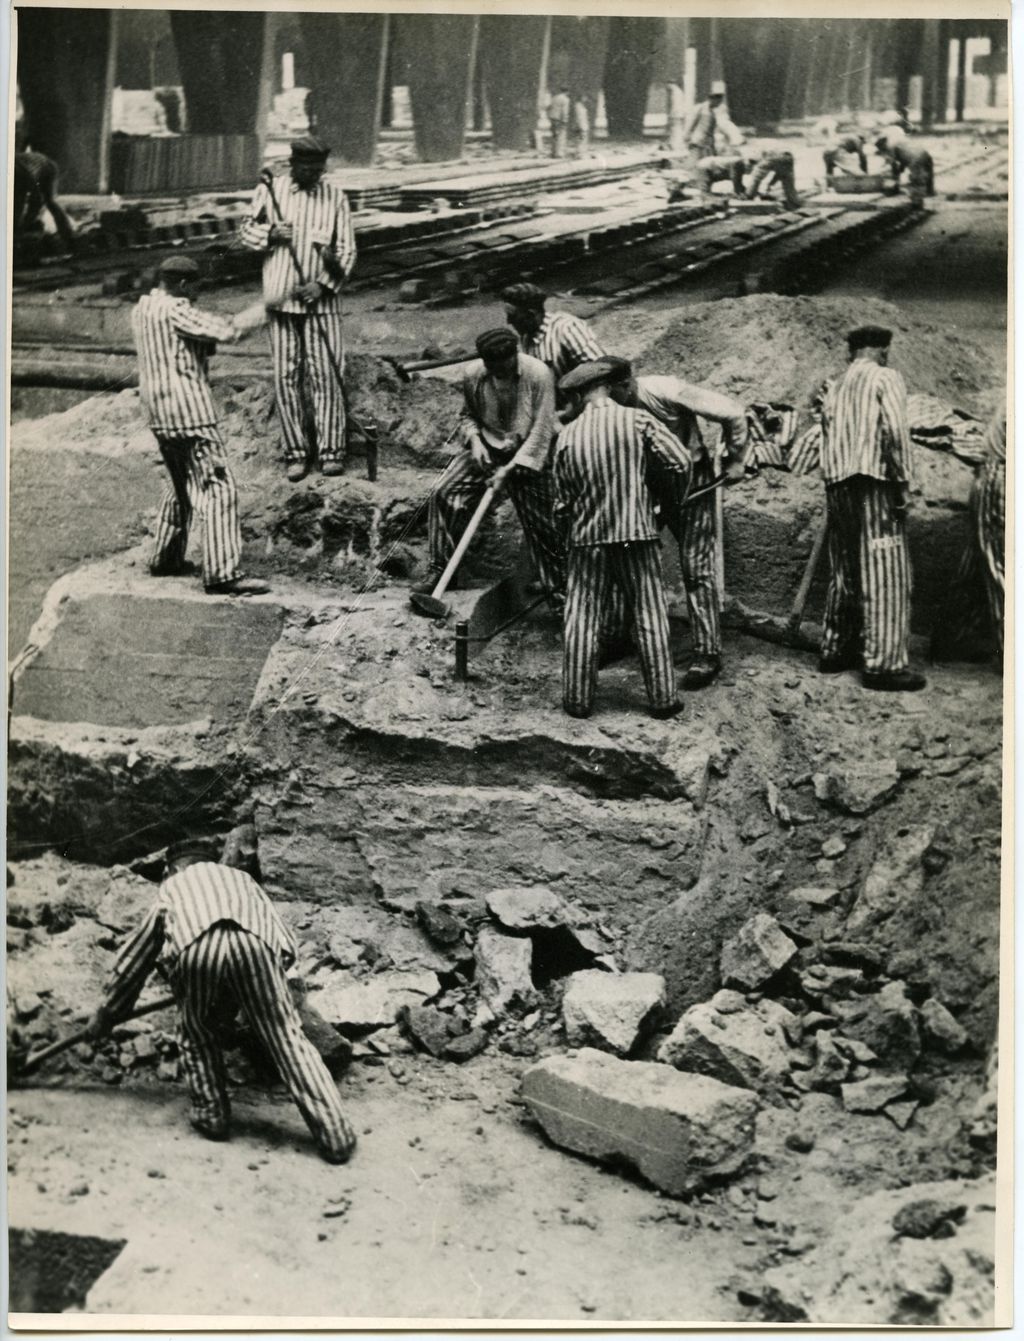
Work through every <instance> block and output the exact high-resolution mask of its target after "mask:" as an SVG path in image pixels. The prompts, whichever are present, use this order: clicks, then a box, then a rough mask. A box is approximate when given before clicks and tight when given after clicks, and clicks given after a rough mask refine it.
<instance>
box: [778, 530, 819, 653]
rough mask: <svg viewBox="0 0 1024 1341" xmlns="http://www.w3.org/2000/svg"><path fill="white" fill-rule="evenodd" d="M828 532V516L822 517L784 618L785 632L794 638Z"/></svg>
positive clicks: (802, 616) (798, 630)
mask: <svg viewBox="0 0 1024 1341" xmlns="http://www.w3.org/2000/svg"><path fill="white" fill-rule="evenodd" d="M827 534H828V518H827V517H823V518H822V520H821V524H820V525H819V527H818V530H817V532H816V533H815V536H814V543H813V544H812V545H811V552H810V554H808V556H807V563H806V564H805V565H804V573H803V577H801V579H800V585H799V587H797V589H796V596H795V597H794V598H793V605H792V607H791V609H790V612H789V618H788V619H787V620H786V632H787V633H788V634H789V635H790V637H792V638H795V637H796V636H797V634H798V633H799V632H800V625H801V624H802V623H803V618H804V607H805V606H806V605H807V597H808V596H809V595H810V591H811V583H812V582H813V581H814V574H815V573H816V572H817V571H818V564H819V562H820V561H821V551H822V550H823V549H824V548H825V537H826V535H827Z"/></svg>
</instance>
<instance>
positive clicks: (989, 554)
mask: <svg viewBox="0 0 1024 1341" xmlns="http://www.w3.org/2000/svg"><path fill="white" fill-rule="evenodd" d="M970 518H971V530H972V533H973V537H972V538H973V540H974V543H975V545H976V546H977V550H978V555H979V559H980V566H981V572H982V576H983V578H984V582H985V594H986V596H987V597H988V608H989V613H990V614H991V616H992V625H993V629H994V631H995V635H996V640H997V642H998V645H999V653H1000V655H1002V651H1003V602H1004V586H1005V562H1006V559H1005V553H1006V461H1005V459H1004V458H1002V457H1000V458H998V459H996V460H989V461H986V462H984V464H983V465H982V466H981V467H980V468H979V470H978V473H977V476H976V477H975V480H974V484H973V485H972V486H971V498H970Z"/></svg>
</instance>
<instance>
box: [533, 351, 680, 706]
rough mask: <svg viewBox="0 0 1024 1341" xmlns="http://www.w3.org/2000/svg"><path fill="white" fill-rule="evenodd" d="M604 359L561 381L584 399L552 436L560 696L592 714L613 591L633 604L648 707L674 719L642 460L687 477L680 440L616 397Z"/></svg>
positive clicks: (654, 533)
mask: <svg viewBox="0 0 1024 1341" xmlns="http://www.w3.org/2000/svg"><path fill="white" fill-rule="evenodd" d="M613 376H614V372H613V370H612V367H611V365H610V364H609V363H608V362H607V361H605V360H597V361H595V362H592V363H585V364H582V365H581V366H580V367H579V368H576V369H574V370H573V371H572V372H571V373H569V374H568V375H567V376H566V377H565V378H563V381H562V387H563V390H565V391H566V392H570V393H575V394H578V395H580V396H582V397H583V400H584V405H583V409H582V411H581V413H580V414H579V416H578V417H577V418H576V419H574V420H573V421H572V423H570V424H567V425H566V427H565V428H563V429H562V431H561V433H560V434H559V435H558V442H557V444H556V447H555V466H554V473H555V492H556V498H557V507H558V510H559V513H560V514H561V515H562V516H563V517H564V518H565V523H566V526H567V530H568V539H569V576H568V584H567V589H566V601H565V623H564V630H565V641H564V650H563V661H562V702H563V706H564V708H565V711H566V712H567V713H568V714H569V715H570V716H571V717H589V716H590V714H591V712H592V711H593V705H594V694H595V692H596V690H597V670H598V655H599V649H600V638H601V630H602V627H603V625H604V623H605V620H606V617H607V605H608V599H609V596H610V595H611V593H612V591H613V590H616V589H617V590H618V591H620V592H621V594H622V597H623V598H624V602H625V604H626V606H627V608H628V609H629V610H630V611H631V612H632V618H633V629H634V636H635V639H636V644H637V650H638V652H639V654H640V663H641V666H642V667H643V674H644V683H645V686H646V689H647V697H648V700H649V702H650V705H651V712H652V714H653V715H654V716H655V717H661V718H665V717H672V716H674V715H675V714H676V713H677V712H680V711H681V710H682V704H681V703H680V702H679V700H678V699H677V697H676V678H675V670H674V668H673V665H672V651H671V647H670V645H669V623H668V606H667V603H666V599H665V587H664V583H663V582H662V575H661V554H660V550H659V545H658V530H657V524H656V522H655V520H654V499H653V496H652V495H651V492H650V489H649V488H648V485H647V468H646V463H647V460H648V459H649V458H650V457H651V456H653V457H655V458H657V459H658V460H659V461H660V462H661V463H662V464H663V466H664V467H665V469H666V470H668V471H672V472H675V473H676V474H678V475H679V476H680V477H685V476H687V475H688V473H689V470H690V457H689V453H688V452H687V450H686V448H685V447H684V446H683V444H682V443H681V442H680V440H679V439H678V438H677V437H675V436H674V434H672V433H670V432H669V431H668V429H667V428H665V426H664V425H663V424H660V423H659V422H658V420H657V419H655V418H654V417H653V415H650V414H648V413H647V412H646V411H645V410H637V409H632V408H630V407H628V406H624V405H617V404H616V403H615V401H613V400H612V399H611V396H610V395H609V384H610V382H611V380H612V378H613Z"/></svg>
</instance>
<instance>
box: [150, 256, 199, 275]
mask: <svg viewBox="0 0 1024 1341" xmlns="http://www.w3.org/2000/svg"><path fill="white" fill-rule="evenodd" d="M159 273H160V274H161V275H180V276H182V277H184V276H185V275H188V276H190V277H191V278H195V276H196V275H198V274H199V267H198V265H196V263H195V261H193V259H192V257H191V256H167V257H165V258H164V259H163V260H162V261H161V262H160V269H159Z"/></svg>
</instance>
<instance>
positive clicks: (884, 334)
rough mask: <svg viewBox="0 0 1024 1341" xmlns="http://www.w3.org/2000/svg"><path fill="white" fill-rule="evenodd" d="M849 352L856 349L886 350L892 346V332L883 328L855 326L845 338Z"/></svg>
mask: <svg viewBox="0 0 1024 1341" xmlns="http://www.w3.org/2000/svg"><path fill="white" fill-rule="evenodd" d="M846 343H847V344H848V345H849V346H850V352H851V353H853V352H854V351H855V350H858V349H888V348H889V346H890V345H891V344H892V331H887V330H886V329H885V327H884V326H857V327H856V328H855V329H854V330H852V331H850V332H849V333H848V334H847V337H846Z"/></svg>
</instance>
